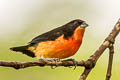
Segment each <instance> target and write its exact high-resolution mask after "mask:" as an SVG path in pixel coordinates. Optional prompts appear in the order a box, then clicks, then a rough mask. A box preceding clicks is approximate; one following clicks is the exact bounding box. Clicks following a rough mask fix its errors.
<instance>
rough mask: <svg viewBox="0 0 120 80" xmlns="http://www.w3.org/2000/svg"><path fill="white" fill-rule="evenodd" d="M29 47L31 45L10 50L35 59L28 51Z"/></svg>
mask: <svg viewBox="0 0 120 80" xmlns="http://www.w3.org/2000/svg"><path fill="white" fill-rule="evenodd" d="M28 47H29V45H26V46H19V47H12V48H10V50H12V51H16V52H22V53H23V54H26V55H28V56H30V57H35V55H34V53H33V52H31V51H29V50H28Z"/></svg>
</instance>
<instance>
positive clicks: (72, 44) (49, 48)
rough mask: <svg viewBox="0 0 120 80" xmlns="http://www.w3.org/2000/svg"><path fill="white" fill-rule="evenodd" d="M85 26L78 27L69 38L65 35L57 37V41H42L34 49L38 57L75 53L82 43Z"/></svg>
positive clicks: (60, 56) (56, 56) (55, 56)
mask: <svg viewBox="0 0 120 80" xmlns="http://www.w3.org/2000/svg"><path fill="white" fill-rule="evenodd" d="M83 34H84V28H80V27H78V28H77V29H76V30H75V31H74V34H73V35H72V36H71V37H69V38H68V39H65V38H64V35H62V36H60V37H59V38H57V39H56V40H55V41H45V42H40V43H39V44H38V46H37V48H36V49H35V50H34V51H33V52H34V53H35V55H36V57H38V58H40V57H43V58H59V59H63V58H67V57H70V56H72V55H74V54H75V53H76V52H77V50H78V49H79V47H80V45H81V43H82V37H83Z"/></svg>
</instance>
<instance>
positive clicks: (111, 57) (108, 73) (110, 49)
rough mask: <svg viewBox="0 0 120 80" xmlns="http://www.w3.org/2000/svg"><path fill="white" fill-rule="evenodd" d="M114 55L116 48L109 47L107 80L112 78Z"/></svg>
mask: <svg viewBox="0 0 120 80" xmlns="http://www.w3.org/2000/svg"><path fill="white" fill-rule="evenodd" d="M113 54H114V46H113V45H112V46H110V47H109V63H108V69H107V74H106V80H110V77H111V71H112V63H113Z"/></svg>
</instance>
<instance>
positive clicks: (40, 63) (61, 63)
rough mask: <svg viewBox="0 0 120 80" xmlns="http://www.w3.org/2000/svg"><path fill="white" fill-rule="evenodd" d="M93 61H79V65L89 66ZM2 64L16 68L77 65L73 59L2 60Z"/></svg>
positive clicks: (0, 63) (0, 64)
mask: <svg viewBox="0 0 120 80" xmlns="http://www.w3.org/2000/svg"><path fill="white" fill-rule="evenodd" d="M90 65H91V63H90V62H89V61H78V62H77V66H85V67H89V66H90ZM0 66H4V67H13V68H15V69H22V68H27V67H33V66H40V67H43V66H64V67H70V66H75V63H74V62H73V61H58V62H56V61H44V60H39V61H32V62H15V61H0Z"/></svg>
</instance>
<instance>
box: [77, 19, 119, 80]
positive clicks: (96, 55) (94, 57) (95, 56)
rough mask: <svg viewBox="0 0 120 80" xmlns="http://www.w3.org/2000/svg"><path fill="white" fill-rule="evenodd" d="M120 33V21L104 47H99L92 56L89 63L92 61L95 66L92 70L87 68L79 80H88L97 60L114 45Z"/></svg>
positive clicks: (105, 41)
mask: <svg viewBox="0 0 120 80" xmlns="http://www.w3.org/2000/svg"><path fill="white" fill-rule="evenodd" d="M119 32H120V19H119V20H118V22H117V23H116V25H115V26H114V28H113V30H112V32H111V33H110V34H109V35H108V37H107V38H106V39H105V40H104V42H103V43H102V45H101V46H100V47H99V49H98V50H96V51H95V53H94V54H93V55H92V56H90V58H89V59H88V61H91V63H92V64H93V67H91V68H86V67H85V70H84V71H83V73H82V75H81V76H80V78H79V80H86V78H87V76H88V74H89V73H90V72H91V70H92V69H93V68H94V66H95V64H96V62H97V60H98V59H99V57H100V56H101V55H102V54H103V52H104V51H105V49H106V48H108V47H109V46H110V45H111V44H114V41H115V38H116V36H117V35H118V34H119Z"/></svg>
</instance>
